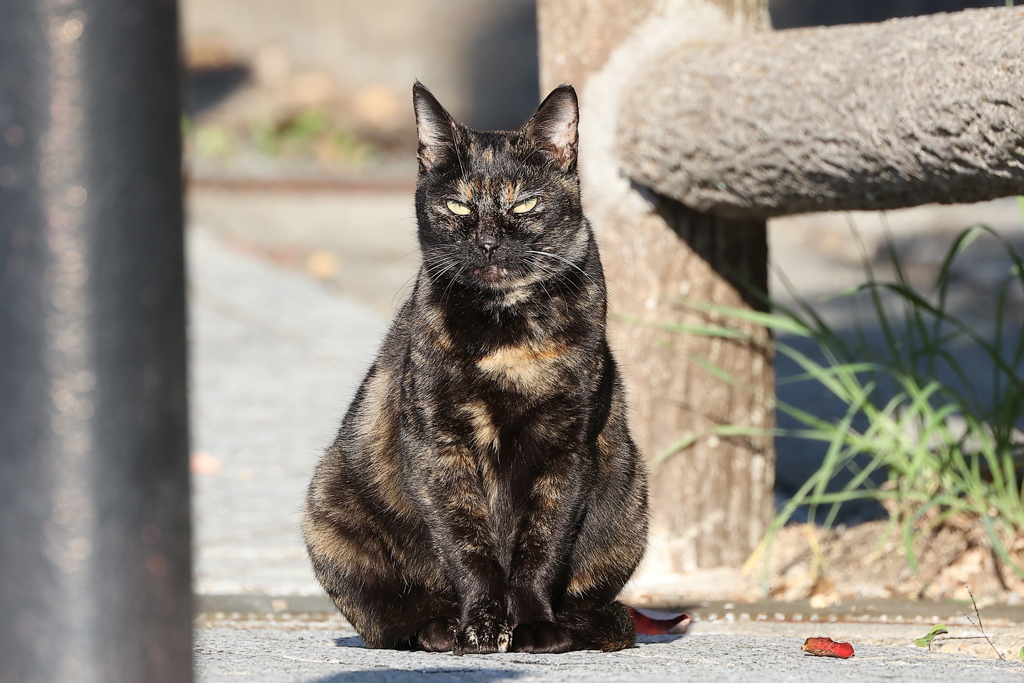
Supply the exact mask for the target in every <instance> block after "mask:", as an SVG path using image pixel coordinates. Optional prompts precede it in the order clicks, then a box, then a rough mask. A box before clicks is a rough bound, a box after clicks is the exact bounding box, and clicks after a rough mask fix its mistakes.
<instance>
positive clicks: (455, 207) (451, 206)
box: [447, 199, 470, 216]
mask: <svg viewBox="0 0 1024 683" xmlns="http://www.w3.org/2000/svg"><path fill="white" fill-rule="evenodd" d="M447 206H448V210H449V211H451V212H452V213H454V214H455V215H456V216H468V215H469V213H470V208H469V207H468V206H466V205H465V204H459V203H458V202H453V201H452V200H450V199H449V200H448V204H447Z"/></svg>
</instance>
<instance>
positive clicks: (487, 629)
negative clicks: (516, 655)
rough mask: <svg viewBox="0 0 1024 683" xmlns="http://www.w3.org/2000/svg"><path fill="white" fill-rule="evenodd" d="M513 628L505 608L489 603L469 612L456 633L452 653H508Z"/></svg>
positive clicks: (498, 604) (494, 602)
mask: <svg viewBox="0 0 1024 683" xmlns="http://www.w3.org/2000/svg"><path fill="white" fill-rule="evenodd" d="M511 643H512V627H511V626H509V624H508V616H507V614H506V612H505V606H504V605H503V604H502V603H500V602H497V601H488V602H486V603H484V604H481V605H478V606H476V607H475V608H474V609H472V610H470V611H469V614H467V615H466V618H465V619H464V620H463V621H462V623H461V624H459V628H458V630H457V631H456V633H455V643H454V647H453V648H452V651H453V652H454V653H455V654H457V655H463V654H489V653H492V652H508V647H509V645H510V644H511Z"/></svg>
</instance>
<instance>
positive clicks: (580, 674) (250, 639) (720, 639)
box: [196, 628, 1024, 683]
mask: <svg viewBox="0 0 1024 683" xmlns="http://www.w3.org/2000/svg"><path fill="white" fill-rule="evenodd" d="M802 644H803V639H802V638H792V637H781V636H764V635H723V634H693V635H684V636H681V637H679V636H643V637H641V638H640V643H639V644H638V646H637V647H635V648H630V649H627V650H622V651H621V652H613V653H602V652H592V651H591V652H569V653H566V654H560V655H528V654H521V653H506V654H494V655H466V656H464V657H456V656H454V655H451V654H447V653H444V654H441V653H426V652H395V651H391V650H370V649H366V648H365V647H363V643H362V640H361V639H360V638H359V637H358V636H357V635H356V634H355V632H354V631H351V630H322V629H300V630H285V629H254V630H248V631H240V630H237V629H221V628H215V629H201V630H200V631H198V632H197V642H196V653H197V660H198V662H197V665H198V674H199V675H198V678H199V680H200V681H201V682H202V683H228V682H229V681H231V682H234V681H251V682H252V683H285V682H296V683H297V682H300V681H301V682H303V683H348V682H352V683H404V682H406V681H410V682H411V681H460V682H465V683H470V682H472V683H476V682H479V683H484V682H485V681H486V682H488V683H496V682H497V681H580V682H582V681H588V682H590V681H600V682H601V683H618V682H623V683H625V682H627V681H628V682H632V681H642V682H643V683H655V682H658V681H680V680H689V681H736V682H743V683H746V682H748V681H749V682H751V683H753V682H755V681H756V682H758V683H765V682H769V681H785V682H787V683H789V682H793V683H796V682H804V681H806V682H808V683H817V682H819V681H857V682H858V683H863V682H864V681H881V680H894V681H903V682H918V681H919V682H920V683H933V682H935V681H971V683H1021V681H1022V680H1024V665H1022V664H1020V663H1019V662H1016V663H1015V662H1001V661H998V660H996V661H993V660H984V659H978V658H975V657H968V656H964V655H953V654H941V653H936V652H929V651H927V650H923V649H921V648H913V647H903V648H892V647H880V646H876V645H856V646H855V649H856V654H855V655H854V656H853V657H852V658H850V659H848V660H841V659H833V658H825V657H814V656H810V655H807V654H805V653H803V652H801V650H800V646H801V645H802Z"/></svg>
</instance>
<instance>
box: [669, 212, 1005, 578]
mask: <svg viewBox="0 0 1024 683" xmlns="http://www.w3.org/2000/svg"><path fill="white" fill-rule="evenodd" d="M1022 214H1024V202H1022ZM855 234H856V232H855ZM983 236H987V237H989V238H991V239H995V240H998V241H999V242H1000V243H1001V244H1002V245H1003V247H1004V248H1005V250H1006V253H1007V254H1008V256H1009V257H1010V260H1011V262H1012V264H1013V265H1012V267H1011V268H1010V270H1009V272H1008V273H1006V275H1005V277H1004V278H1003V280H1002V282H1001V283H1000V284H999V287H998V288H997V290H996V292H995V293H994V295H993V297H992V306H993V310H992V312H991V320H992V321H993V323H992V328H993V329H992V330H991V333H990V334H984V333H983V332H981V331H979V330H978V329H976V327H975V325H973V324H972V323H970V322H968V321H965V320H963V319H961V318H959V317H957V315H955V314H954V313H953V312H952V311H951V310H950V308H951V307H950V305H949V294H950V287H951V284H952V269H953V266H954V264H955V263H956V261H957V259H958V258H959V257H960V256H961V255H962V254H963V253H964V251H965V250H967V249H968V248H969V247H970V246H971V245H972V244H973V243H974V242H975V241H976V240H978V239H979V238H981V237H983ZM858 243H859V238H858ZM886 245H887V251H888V259H889V261H890V263H891V264H892V268H893V278H892V279H891V280H886V281H882V280H880V279H879V278H878V277H876V274H875V272H874V270H873V269H872V267H871V265H870V261H869V260H868V259H867V257H866V253H865V252H864V251H863V245H861V247H862V256H864V268H865V277H866V282H865V283H864V284H862V285H860V286H858V287H855V288H853V289H850V290H847V291H844V292H841V293H840V294H838V295H837V297H851V296H855V295H861V296H866V297H868V298H869V300H870V309H871V311H872V317H873V322H875V323H877V325H878V328H879V329H880V331H881V334H882V336H883V337H884V342H885V343H884V349H883V351H881V352H878V351H873V350H871V349H870V348H869V346H868V344H867V342H866V339H865V337H864V334H863V332H862V331H861V330H860V329H859V328H858V341H857V342H856V343H852V342H850V341H849V340H848V339H846V338H844V337H843V336H841V335H840V334H839V333H838V332H837V331H836V330H835V329H833V328H832V327H831V326H830V325H829V324H828V323H827V322H826V321H825V320H824V319H823V318H822V317H821V316H820V315H819V314H818V312H817V311H816V309H815V308H814V307H813V306H812V305H810V304H808V303H807V302H805V301H802V300H799V299H798V304H797V305H796V306H795V307H786V306H782V305H780V304H779V303H778V302H771V301H766V303H768V304H770V306H771V308H772V310H773V312H772V313H760V312H756V311H751V310H749V309H741V308H731V307H725V306H717V305H713V304H707V303H702V302H695V301H689V300H684V301H681V302H680V303H681V304H682V305H684V306H686V307H689V308H691V309H696V310H698V311H702V312H703V313H704V314H705V315H706V316H707V318H708V324H706V325H687V326H676V325H660V327H662V328H664V329H668V330H672V331H677V332H683V333H689V334H699V335H704V336H715V337H730V338H735V337H744V336H746V333H744V332H742V331H741V330H739V329H738V327H739V326H737V325H734V324H732V323H734V322H735V321H739V322H743V323H755V324H758V325H763V326H766V327H768V328H770V329H772V330H774V331H775V332H776V333H784V334H787V335H791V336H795V337H802V338H804V339H809V340H812V341H813V342H814V345H815V346H816V347H817V349H818V350H819V352H820V356H821V357H822V358H823V359H824V360H816V359H815V358H814V357H812V356H811V355H809V354H807V353H804V352H802V351H801V350H799V349H798V348H796V346H794V345H791V344H787V343H785V342H783V341H778V340H777V341H776V345H775V348H776V351H777V353H779V354H781V355H783V356H785V357H787V358H789V359H791V360H792V361H793V362H794V363H795V364H796V365H797V366H798V367H799V368H800V372H799V373H798V374H797V375H796V376H793V377H788V378H782V379H780V380H779V382H780V383H782V382H814V383H816V384H817V385H819V386H820V387H821V388H822V389H823V390H825V391H827V392H828V393H830V394H832V395H833V396H835V397H837V398H838V399H839V400H840V401H841V402H842V404H843V405H844V406H845V408H846V409H845V414H844V415H843V416H842V418H841V419H839V420H836V421H829V420H827V419H824V418H822V417H819V416H817V415H814V414H813V413H811V412H808V411H806V410H803V409H800V408H798V407H796V406H792V405H788V404H786V403H784V402H782V401H777V402H776V407H777V409H778V410H779V411H781V412H782V413H785V414H786V415H789V416H791V417H792V418H794V420H795V421H796V422H797V424H798V425H799V428H797V429H788V430H782V429H776V430H772V433H773V434H775V435H780V436H791V437H798V438H803V439H811V440H815V441H820V442H823V443H824V444H825V445H826V452H825V457H824V460H823V462H822V464H821V467H820V468H819V469H818V470H817V471H816V472H814V473H813V474H812V475H811V476H810V478H809V479H808V480H807V482H806V483H805V484H804V485H803V486H802V487H801V488H800V489H799V491H797V493H796V494H795V495H794V496H793V497H792V498H791V499H790V500H789V501H788V502H787V503H786V504H785V505H784V506H783V507H782V509H781V510H780V511H779V512H778V514H777V516H776V517H775V519H774V520H773V522H772V524H771V526H770V529H769V532H768V534H767V535H766V537H765V539H764V541H763V542H762V544H761V546H760V548H759V550H758V552H757V553H755V555H754V556H753V557H752V558H751V560H750V562H749V563H748V564H753V563H755V562H756V561H757V560H758V559H759V558H760V557H761V556H762V554H763V553H764V552H765V551H766V550H767V549H769V548H770V545H771V542H772V540H773V539H774V536H775V534H776V533H777V532H778V531H779V529H780V528H781V527H782V526H783V525H784V524H785V523H786V522H787V521H789V519H790V518H791V517H792V515H793V513H794V512H795V511H796V510H797V509H798V508H800V507H801V506H808V507H809V508H810V509H811V512H812V518H814V515H815V514H816V513H817V511H818V509H819V508H820V509H821V510H822V511H823V512H824V513H825V515H824V525H825V526H826V527H827V526H830V525H832V524H833V523H834V522H835V519H836V515H837V513H838V511H839V506H840V505H841V504H842V503H844V502H847V501H851V500H855V499H865V498H874V499H877V500H879V501H880V502H881V503H882V504H883V506H884V507H885V508H886V509H887V511H888V512H889V513H890V527H889V529H890V533H891V532H894V531H896V530H898V531H899V533H900V536H901V538H902V541H903V545H904V547H905V549H906V553H907V557H908V560H909V563H910V565H911V567H913V568H914V569H915V570H916V567H917V562H916V556H915V552H914V545H915V541H916V540H917V539H918V538H919V537H920V536H921V535H923V534H925V533H927V532H928V531H930V530H931V529H933V528H935V527H937V526H939V525H941V524H943V522H945V521H946V520H949V519H950V518H951V517H954V516H960V517H964V516H966V517H967V518H968V519H972V520H977V521H978V522H979V523H980V524H981V526H982V527H983V528H984V530H985V532H986V534H987V535H988V537H989V540H990V542H991V544H992V547H993V550H994V552H996V554H998V555H999V557H1000V558H1001V559H1002V560H1003V561H1004V562H1006V563H1007V564H1008V565H1009V566H1011V567H1012V568H1013V569H1014V571H1016V572H1017V573H1018V574H1020V575H1021V576H1024V569H1022V567H1021V566H1020V565H1019V564H1017V563H1016V562H1015V560H1014V558H1013V557H1012V556H1011V546H1010V542H1011V541H1015V540H1016V539H1019V538H1021V537H1022V535H1024V503H1022V489H1021V474H1022V472H1024V459H1022V457H1021V456H1022V446H1024V444H1021V443H1019V436H1020V432H1018V431H1017V430H1016V427H1017V423H1018V422H1019V421H1020V419H1021V417H1022V416H1024V379H1022V378H1021V376H1020V375H1021V373H1020V370H1021V365H1022V361H1024V336H1020V335H1018V338H1017V339H1016V340H1015V341H1014V342H1012V343H1009V344H1008V343H1007V342H1006V340H1005V337H1006V331H1007V330H1006V325H1007V324H1006V320H1007V313H1008V308H1009V297H1010V295H1011V292H1013V291H1014V290H1016V291H1017V292H1020V291H1024V261H1022V257H1021V256H1020V255H1019V254H1018V253H1017V252H1016V250H1015V249H1014V248H1013V246H1012V245H1011V244H1010V243H1009V242H1007V241H1006V240H1005V239H1003V238H1002V237H1001V236H1000V235H999V234H998V233H996V232H995V231H993V230H992V229H990V228H989V227H987V226H984V225H979V226H975V227H972V228H969V229H967V230H965V231H963V232H962V233H961V234H959V235H958V236H957V237H956V239H955V240H954V241H953V243H952V245H951V246H950V248H949V250H948V252H947V253H946V255H945V259H944V260H943V262H942V265H941V267H940V269H939V271H938V274H937V276H936V277H935V280H934V283H933V284H932V286H931V288H930V289H929V290H927V291H924V292H921V291H918V290H917V289H916V288H915V287H914V286H912V284H911V283H910V281H909V278H908V276H907V273H906V270H905V268H904V266H903V264H902V263H901V260H900V257H899V255H898V254H897V252H896V250H895V248H894V247H893V246H892V241H891V240H887V241H886ZM964 344H966V345H972V346H973V347H975V348H976V349H979V350H980V352H981V353H982V354H983V355H984V356H985V358H986V359H987V362H988V363H989V364H990V365H991V372H992V382H991V385H992V388H993V389H992V394H991V395H989V396H981V395H980V392H979V390H978V389H977V387H976V386H975V384H976V382H973V381H972V379H973V375H972V374H971V370H970V369H968V368H965V367H963V365H962V364H961V359H960V358H959V357H958V353H957V348H956V347H957V346H958V345H964ZM693 361H694V362H695V363H697V364H699V365H701V366H702V367H703V368H704V369H706V370H707V371H708V372H709V373H712V374H713V375H715V376H717V377H719V378H720V379H723V380H725V381H728V382H730V383H733V384H734V385H736V386H742V385H741V383H740V382H739V381H738V380H737V379H736V378H733V377H730V376H728V375H727V374H726V373H724V372H723V371H722V370H721V369H720V368H717V367H715V366H714V365H713V364H711V363H709V362H707V361H706V360H704V359H700V358H693ZM940 369H944V370H945V371H946V373H945V374H946V375H950V374H951V375H953V376H955V377H956V378H957V379H956V381H955V382H944V381H942V380H940V379H939V377H940V372H939V370H940ZM714 433H716V434H719V435H726V434H729V435H738V434H744V433H746V434H751V435H753V434H761V433H763V430H756V429H750V428H744V427H743V426H722V427H719V428H718V429H716V430H714ZM700 438H701V436H698V435H692V434H688V435H686V436H684V437H683V438H682V439H680V441H678V442H677V443H676V444H673V447H672V448H670V449H669V450H667V451H666V452H664V453H662V454H661V455H660V456H659V458H660V459H661V460H664V459H667V458H669V457H672V455H673V454H674V453H675V452H678V451H680V450H683V449H685V448H688V447H690V446H692V445H693V444H694V443H695V442H697V441H698V440H699V439H700ZM843 471H847V472H849V473H850V479H849V481H848V483H846V484H845V485H844V486H842V487H841V488H839V490H835V488H830V486H829V484H830V483H831V482H833V481H834V480H835V478H836V476H837V475H838V474H839V473H841V472H843ZM879 480H882V481H881V483H879Z"/></svg>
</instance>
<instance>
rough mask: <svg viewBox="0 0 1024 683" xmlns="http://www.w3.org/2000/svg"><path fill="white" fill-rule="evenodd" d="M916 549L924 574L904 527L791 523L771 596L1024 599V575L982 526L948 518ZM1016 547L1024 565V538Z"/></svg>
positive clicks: (773, 558)
mask: <svg viewBox="0 0 1024 683" xmlns="http://www.w3.org/2000/svg"><path fill="white" fill-rule="evenodd" d="M913 548H914V551H915V554H916V558H917V565H918V566H917V570H916V571H915V570H914V568H913V567H912V566H911V564H910V562H909V561H908V557H907V549H906V547H905V545H904V543H903V539H902V538H901V535H900V530H899V528H898V527H896V526H895V525H893V526H892V527H890V524H889V523H888V522H886V521H879V522H871V523H867V524H860V525H858V526H854V527H849V528H837V529H833V530H828V531H826V530H822V529H821V528H820V527H815V526H812V525H806V524H801V525H792V526H787V527H785V528H783V529H782V530H781V531H780V533H779V534H778V536H777V537H776V539H775V542H774V544H773V545H772V548H771V551H770V555H769V557H768V568H769V582H768V583H769V586H770V588H769V595H768V597H773V598H777V599H781V600H801V599H807V598H810V599H811V603H812V606H816V607H817V606H820V607H825V606H828V605H830V604H834V603H836V602H838V601H840V600H849V599H856V598H903V599H910V600H946V599H953V600H969V599H970V594H973V595H974V598H975V599H976V600H977V601H978V604H979V605H985V604H999V603H1002V604H1021V603H1024V580H1022V579H1021V578H1020V576H1019V575H1018V574H1016V573H1015V572H1014V570H1013V569H1012V568H1011V567H1010V566H1009V565H1007V564H1006V563H1004V562H1002V561H1000V560H999V559H998V557H997V556H996V554H995V552H993V550H992V545H991V543H990V541H989V539H988V537H987V536H986V534H985V531H984V529H983V528H982V527H981V525H980V523H977V522H973V521H969V520H958V519H952V520H948V521H946V522H945V523H943V524H942V525H941V526H940V527H938V528H936V529H935V530H933V531H932V532H929V533H927V534H925V535H924V536H923V537H921V538H919V539H917V541H916V542H915V543H914V544H913ZM1010 552H1011V553H1012V555H1013V556H1014V557H1015V560H1016V562H1017V564H1018V566H1024V539H1018V540H1017V541H1016V543H1014V544H1012V546H1011V550H1010ZM763 566H764V565H763V563H759V564H757V565H756V567H755V568H754V569H753V571H754V572H755V573H759V572H758V569H761V568H763Z"/></svg>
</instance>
